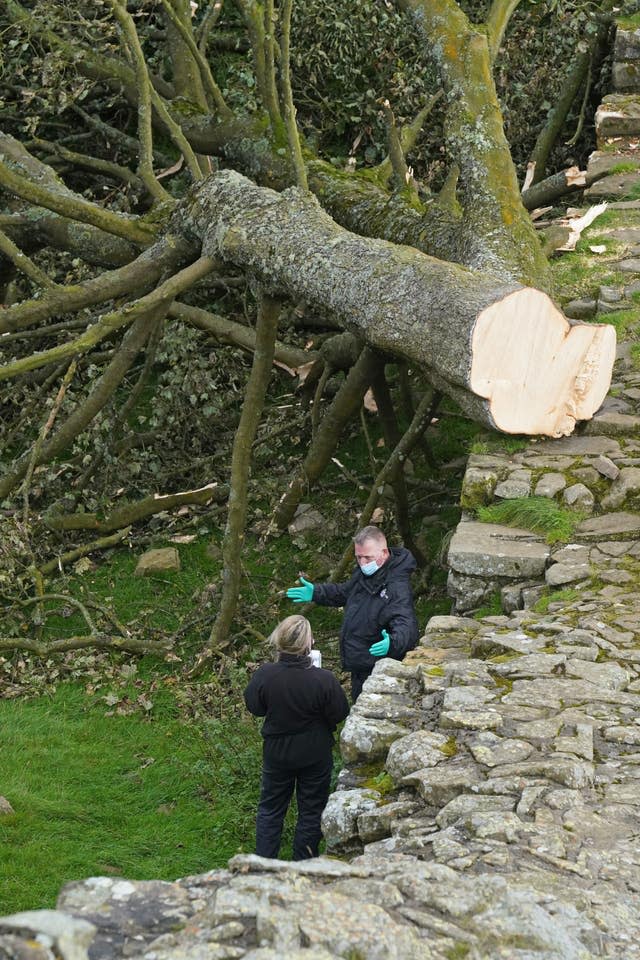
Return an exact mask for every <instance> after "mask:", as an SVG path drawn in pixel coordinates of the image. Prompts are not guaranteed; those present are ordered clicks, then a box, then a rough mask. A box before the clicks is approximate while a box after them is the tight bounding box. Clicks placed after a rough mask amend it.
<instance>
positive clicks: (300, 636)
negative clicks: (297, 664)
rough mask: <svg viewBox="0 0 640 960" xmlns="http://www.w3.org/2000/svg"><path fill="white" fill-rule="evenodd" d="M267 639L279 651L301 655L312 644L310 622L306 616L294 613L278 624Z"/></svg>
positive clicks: (306, 651)
mask: <svg viewBox="0 0 640 960" xmlns="http://www.w3.org/2000/svg"><path fill="white" fill-rule="evenodd" d="M269 640H270V642H271V643H273V645H274V646H275V648H276V650H277V651H278V652H279V653H292V654H294V655H296V656H298V657H303V656H305V655H306V654H308V653H309V651H310V650H311V647H312V646H313V634H312V633H311V624H310V623H309V621H308V620H307V618H306V617H303V616H301V615H300V614H299V613H294V614H292V615H291V616H290V617H286V618H285V619H284V620H283V621H282V622H281V623H279V624H278V626H277V627H276V628H275V630H274V631H273V633H272V634H271V636H270V637H269Z"/></svg>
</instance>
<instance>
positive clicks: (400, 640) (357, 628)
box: [313, 547, 418, 672]
mask: <svg viewBox="0 0 640 960" xmlns="http://www.w3.org/2000/svg"><path fill="white" fill-rule="evenodd" d="M389 553H390V554H391V556H390V557H389V559H388V560H387V562H386V563H385V564H384V565H383V566H382V567H381V568H380V569H379V570H377V571H376V573H374V574H373V576H371V577H365V575H364V573H363V572H362V571H361V569H360V567H356V569H355V570H354V571H353V574H352V576H351V579H350V580H348V581H347V582H346V583H321V584H316V585H315V586H314V589H313V600H314V602H315V603H319V604H321V605H323V606H325V607H344V619H343V621H342V629H341V631H340V653H341V655H342V664H343V666H344V668H345V670H356V671H361V672H363V671H366V670H369V671H371V669H372V668H373V666H374V664H376V663H377V661H378V660H379V659H380V658H379V657H373V656H372V655H371V654H370V653H369V647H370V646H371V644H373V643H376V641H378V640H382V628H383V627H384V628H385V630H387V632H388V633H389V636H390V638H391V646H390V648H389V653H388V654H387V656H388V657H392V658H393V659H394V660H402V659H403V658H404V656H405V654H406V653H407V652H408V651H409V650H413V648H414V647H415V645H416V643H417V642H418V621H417V620H416V614H415V610H414V608H413V592H412V590H411V581H410V577H411V574H412V573H413V571H414V570H415V569H416V561H415V559H414V557H413V554H412V553H410V552H409V550H407V549H406V548H405V547H391V548H390V550H389Z"/></svg>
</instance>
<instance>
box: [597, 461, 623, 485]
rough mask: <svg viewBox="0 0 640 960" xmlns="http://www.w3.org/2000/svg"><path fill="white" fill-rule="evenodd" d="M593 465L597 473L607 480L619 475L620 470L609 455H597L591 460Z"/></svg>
mask: <svg viewBox="0 0 640 960" xmlns="http://www.w3.org/2000/svg"><path fill="white" fill-rule="evenodd" d="M593 467H594V468H595V469H596V470H597V471H598V473H599V474H600V475H601V476H603V477H606V478H607V479H608V480H615V479H616V478H617V477H618V476H619V475H620V470H619V468H618V467H616V465H615V463H614V462H613V460H610V459H609V457H605V456H599V457H597V458H596V459H595V460H594V461H593Z"/></svg>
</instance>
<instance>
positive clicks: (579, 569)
mask: <svg viewBox="0 0 640 960" xmlns="http://www.w3.org/2000/svg"><path fill="white" fill-rule="evenodd" d="M590 573H591V571H590V568H589V566H588V565H587V564H568V563H554V564H553V565H552V566H550V567H549V568H548V569H547V570H546V571H545V574H544V579H545V582H546V583H547V585H548V586H550V587H559V586H561V585H562V584H565V583H575V582H576V581H578V580H586V579H587V577H589V576H590Z"/></svg>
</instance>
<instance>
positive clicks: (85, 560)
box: [73, 557, 96, 573]
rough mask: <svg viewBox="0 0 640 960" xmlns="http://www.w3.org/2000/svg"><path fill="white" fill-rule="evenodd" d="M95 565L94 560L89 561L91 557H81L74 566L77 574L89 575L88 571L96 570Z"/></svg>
mask: <svg viewBox="0 0 640 960" xmlns="http://www.w3.org/2000/svg"><path fill="white" fill-rule="evenodd" d="M95 567H96V565H95V563H93V561H92V560H89V557H81V558H80V559H79V560H76V562H75V563H74V565H73V569H74V571H75V572H76V573H87V571H88V570H95Z"/></svg>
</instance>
